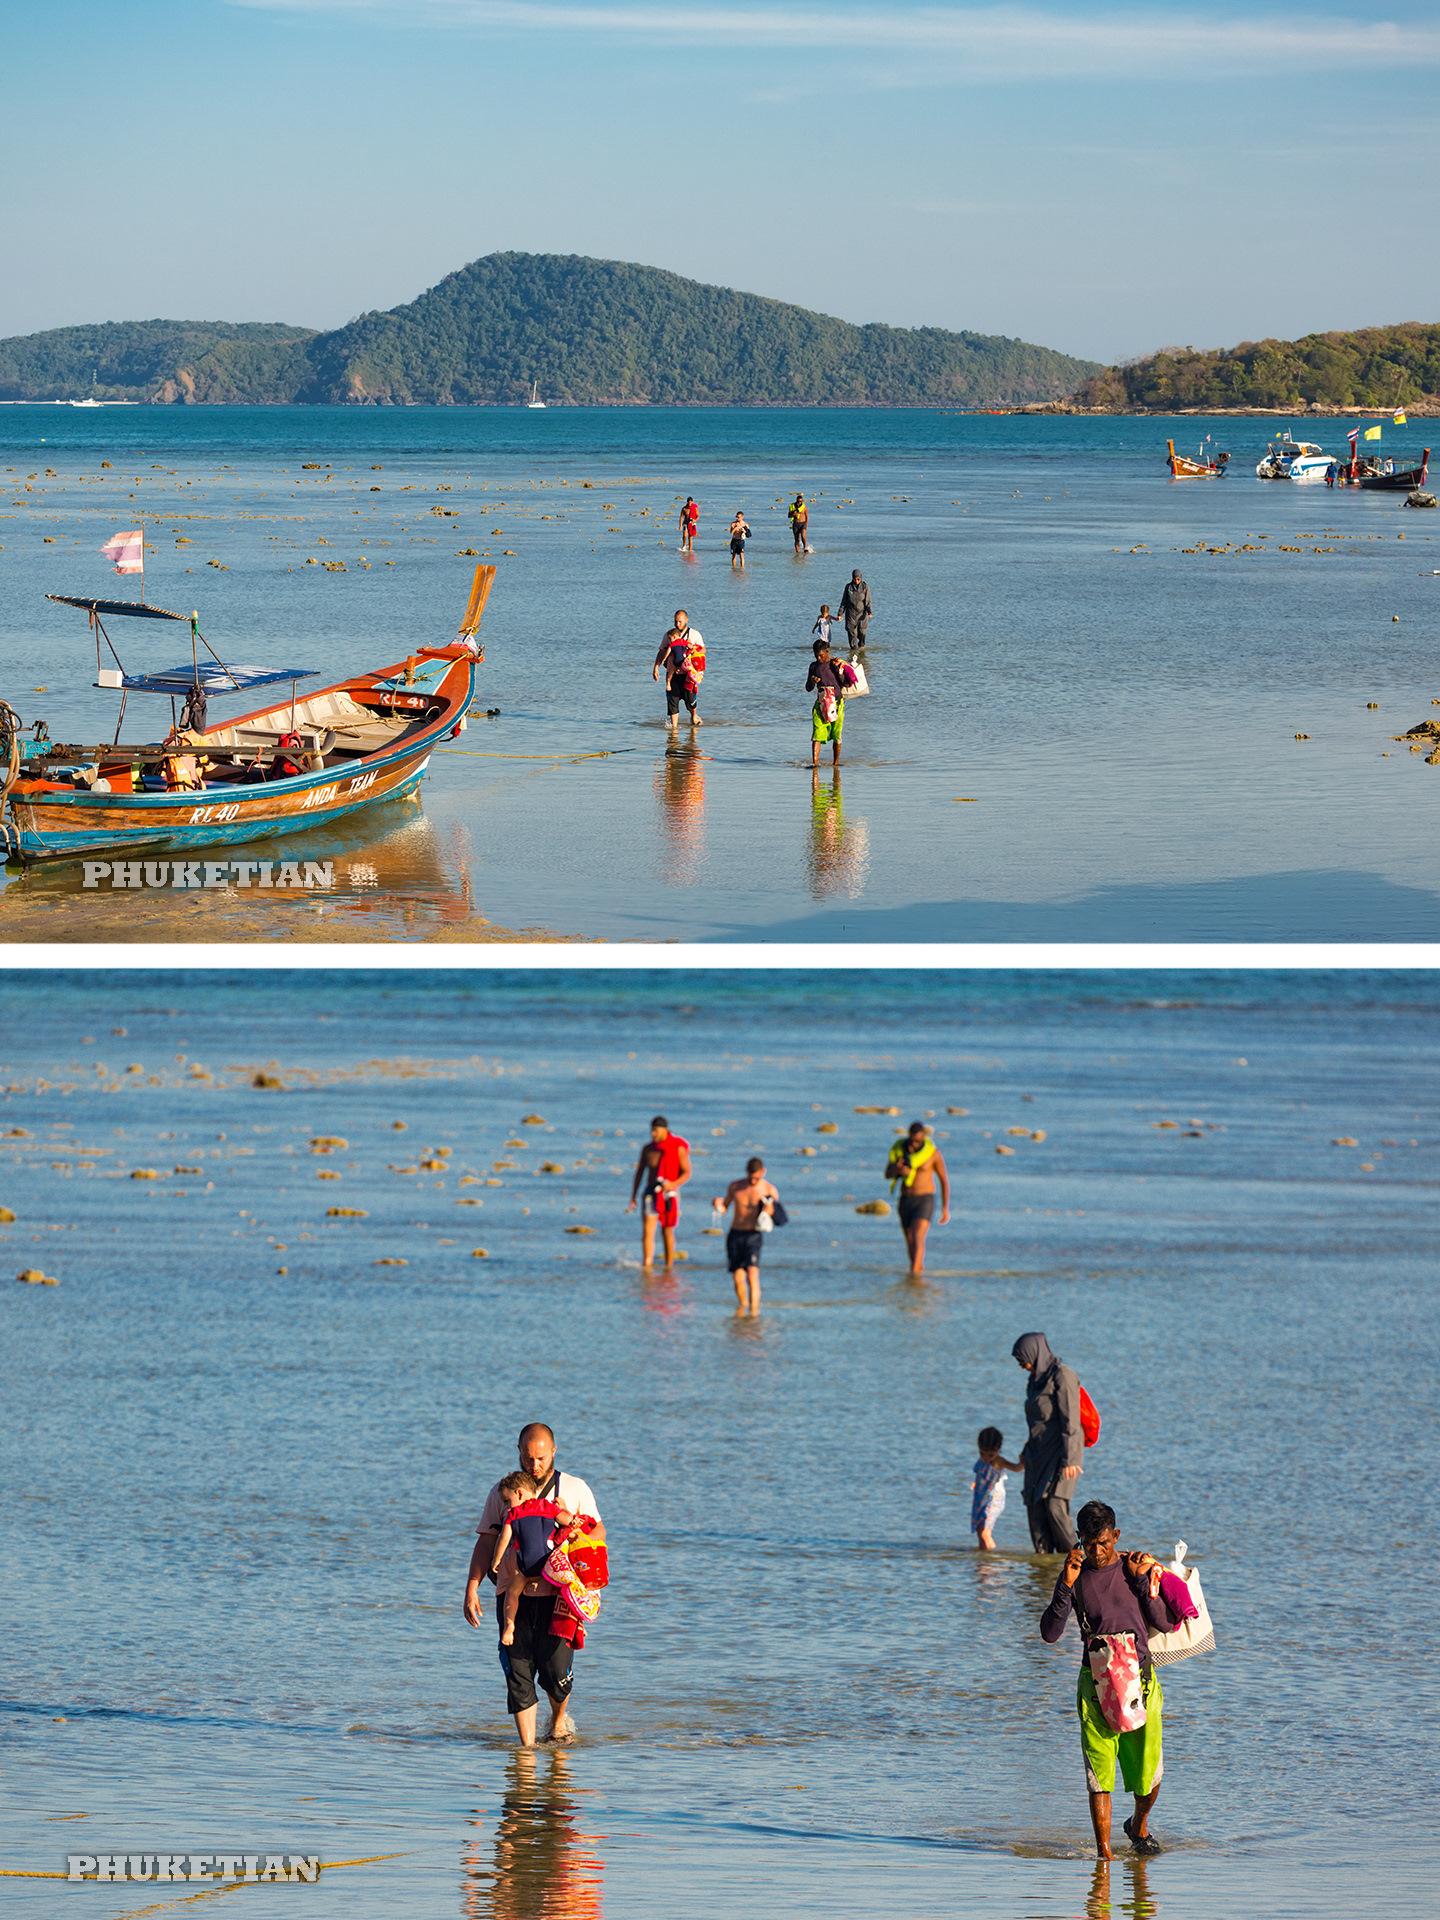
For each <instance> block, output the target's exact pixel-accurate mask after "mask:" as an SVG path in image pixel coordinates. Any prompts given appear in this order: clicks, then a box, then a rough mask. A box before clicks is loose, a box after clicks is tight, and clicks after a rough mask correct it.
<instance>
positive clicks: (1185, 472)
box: [1165, 436, 1230, 480]
mask: <svg viewBox="0 0 1440 1920" xmlns="http://www.w3.org/2000/svg"><path fill="white" fill-rule="evenodd" d="M1207 437H1208V436H1207ZM1165 445H1166V447H1167V448H1168V449H1169V454H1170V471H1171V473H1172V474H1173V475H1174V477H1175V478H1176V479H1177V480H1218V479H1219V478H1220V477H1221V475H1222V474H1223V473H1224V471H1225V469H1226V467H1227V466H1228V465H1229V464H1230V456H1229V454H1228V453H1217V454H1216V455H1215V457H1214V458H1213V459H1209V460H1207V459H1206V457H1205V447H1204V444H1203V442H1202V444H1201V447H1200V451H1199V454H1198V455H1197V457H1196V458H1195V459H1194V460H1189V459H1187V458H1186V456H1185V455H1184V454H1183V453H1176V451H1175V442H1174V441H1173V440H1167V441H1166V442H1165Z"/></svg>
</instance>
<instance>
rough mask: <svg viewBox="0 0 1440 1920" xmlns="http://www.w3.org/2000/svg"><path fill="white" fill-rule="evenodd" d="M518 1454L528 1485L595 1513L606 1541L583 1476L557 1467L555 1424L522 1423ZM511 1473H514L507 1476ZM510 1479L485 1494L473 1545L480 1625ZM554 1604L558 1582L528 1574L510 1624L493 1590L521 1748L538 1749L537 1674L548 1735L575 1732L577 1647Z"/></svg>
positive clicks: (471, 1582)
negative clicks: (560, 1626)
mask: <svg viewBox="0 0 1440 1920" xmlns="http://www.w3.org/2000/svg"><path fill="white" fill-rule="evenodd" d="M519 1452H520V1470H521V1472H522V1473H523V1474H525V1475H527V1476H528V1484H529V1485H533V1486H534V1488H535V1490H536V1497H538V1498H541V1499H547V1500H553V1501H555V1502H556V1504H557V1505H558V1506H559V1507H560V1508H562V1509H564V1511H565V1512H567V1513H568V1514H571V1515H578V1514H588V1515H592V1516H593V1517H594V1519H595V1521H596V1527H595V1530H594V1532H593V1533H591V1534H590V1536H589V1537H590V1538H591V1539H592V1540H593V1541H594V1542H595V1543H596V1544H597V1545H602V1544H603V1543H604V1539H605V1528H604V1526H603V1525H601V1524H599V1519H600V1515H599V1509H598V1507H597V1506H596V1504H595V1496H594V1494H593V1493H592V1492H591V1491H590V1489H589V1487H588V1486H586V1484H585V1482H584V1481H583V1480H581V1479H578V1478H577V1477H576V1476H575V1475H574V1474H573V1473H559V1472H557V1471H556V1468H555V1435H554V1433H553V1432H552V1430H551V1429H550V1428H549V1427H547V1426H545V1425H544V1424H543V1423H542V1422H541V1421H538V1420H534V1421H532V1422H531V1423H530V1425H529V1426H527V1427H524V1428H522V1429H521V1432H520V1443H519ZM509 1478H512V1477H511V1476H507V1479H509ZM505 1485H506V1481H505V1480H497V1481H496V1483H495V1485H494V1486H493V1487H492V1488H491V1489H490V1491H489V1493H488V1494H487V1495H486V1497H485V1507H484V1511H483V1512H482V1513H481V1515H480V1525H479V1528H478V1532H477V1538H476V1541H475V1547H474V1551H473V1552H472V1553H471V1555H470V1571H469V1573H468V1574H467V1576H466V1581H465V1608H464V1611H465V1618H466V1619H467V1620H468V1621H469V1623H470V1625H471V1626H472V1627H478V1626H479V1625H480V1605H481V1603H480V1583H481V1581H482V1580H485V1579H490V1580H493V1579H494V1562H495V1546H496V1542H497V1541H498V1540H499V1538H500V1534H501V1530H502V1529H503V1527H504V1525H505V1516H506V1514H507V1512H509V1510H510V1508H511V1506H512V1504H513V1495H512V1494H507V1493H505V1492H504V1491H502V1489H503V1488H504V1487H505ZM555 1605H556V1589H555V1587H554V1586H552V1585H551V1584H550V1583H549V1582H548V1581H546V1580H545V1579H543V1578H541V1577H540V1576H538V1575H537V1576H536V1577H535V1578H534V1579H529V1580H526V1581H525V1583H524V1585H523V1587H522V1588H521V1591H520V1596H519V1601H518V1604H517V1606H516V1608H515V1612H514V1617H513V1626H512V1625H510V1623H507V1620H506V1615H505V1601H504V1599H503V1598H502V1597H501V1596H499V1595H497V1596H496V1601H495V1619H496V1624H497V1626H498V1627H499V1628H500V1631H501V1634H502V1636H504V1635H505V1633H506V1632H507V1630H508V1631H509V1635H510V1637H509V1639H508V1641H505V1640H503V1638H502V1644H501V1647H500V1665H501V1668H502V1669H503V1671H504V1674H505V1705H506V1709H507V1711H508V1712H509V1713H511V1714H512V1715H513V1716H514V1720H515V1731H516V1733H517V1734H519V1736H520V1744H521V1746H522V1747H533V1746H534V1744H535V1720H536V1715H537V1713H538V1711H539V1705H540V1700H539V1694H538V1692H537V1691H536V1680H537V1679H538V1680H539V1683H540V1685H541V1686H543V1687H544V1689H545V1692H546V1693H547V1695H548V1696H549V1699H550V1706H551V1709H552V1712H551V1720H550V1726H549V1728H548V1730H547V1732H546V1735H545V1737H546V1739H547V1740H555V1741H567V1740H573V1739H574V1737H575V1723H574V1721H573V1720H572V1719H571V1718H570V1715H569V1700H570V1691H571V1688H572V1686H573V1685H574V1679H573V1676H572V1674H571V1671H570V1668H571V1661H572V1659H573V1657H574V1645H573V1642H572V1641H571V1640H569V1639H566V1638H563V1637H562V1636H560V1635H557V1634H556V1633H554V1632H553V1631H552V1630H551V1629H552V1622H553V1616H554V1612H555Z"/></svg>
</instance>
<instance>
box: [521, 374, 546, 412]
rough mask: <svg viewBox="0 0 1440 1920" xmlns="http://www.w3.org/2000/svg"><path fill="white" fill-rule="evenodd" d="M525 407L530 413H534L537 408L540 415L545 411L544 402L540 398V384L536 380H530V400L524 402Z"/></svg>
mask: <svg viewBox="0 0 1440 1920" xmlns="http://www.w3.org/2000/svg"><path fill="white" fill-rule="evenodd" d="M525 405H526V406H527V407H528V408H529V409H530V410H531V412H534V410H535V409H536V408H537V407H538V408H539V410H540V411H541V412H542V413H543V412H544V411H545V402H544V401H543V400H542V399H541V398H540V382H539V381H538V380H532V381H531V382H530V398H529V399H528V400H527V401H526V402H525Z"/></svg>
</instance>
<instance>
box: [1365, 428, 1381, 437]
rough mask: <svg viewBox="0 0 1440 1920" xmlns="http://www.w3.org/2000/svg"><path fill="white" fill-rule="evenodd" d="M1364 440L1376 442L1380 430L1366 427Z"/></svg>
mask: <svg viewBox="0 0 1440 1920" xmlns="http://www.w3.org/2000/svg"><path fill="white" fill-rule="evenodd" d="M1365 438H1366V439H1367V440H1378V439H1379V438H1380V429H1379V428H1378V427H1366V429H1365Z"/></svg>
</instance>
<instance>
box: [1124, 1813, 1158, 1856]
mask: <svg viewBox="0 0 1440 1920" xmlns="http://www.w3.org/2000/svg"><path fill="white" fill-rule="evenodd" d="M1133 1819H1134V1816H1133V1814H1132V1816H1131V1819H1130V1820H1127V1821H1126V1822H1125V1838H1126V1839H1127V1840H1128V1841H1129V1842H1130V1844H1131V1846H1132V1847H1133V1848H1134V1849H1135V1851H1136V1853H1145V1854H1149V1853H1163V1852H1164V1848H1163V1847H1162V1846H1161V1845H1160V1842H1159V1841H1158V1840H1156V1839H1154V1838H1152V1836H1151V1835H1150V1834H1148V1833H1136V1832H1135V1830H1134V1827H1133V1825H1132V1824H1131V1821H1133Z"/></svg>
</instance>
